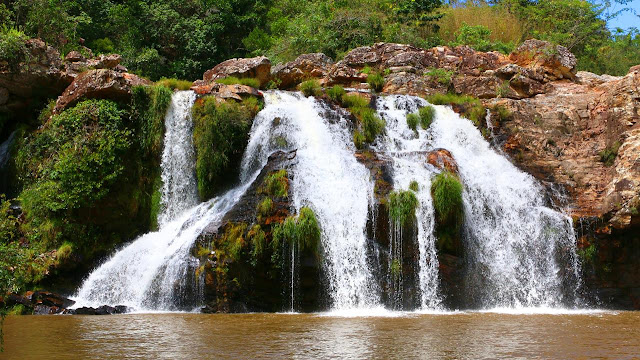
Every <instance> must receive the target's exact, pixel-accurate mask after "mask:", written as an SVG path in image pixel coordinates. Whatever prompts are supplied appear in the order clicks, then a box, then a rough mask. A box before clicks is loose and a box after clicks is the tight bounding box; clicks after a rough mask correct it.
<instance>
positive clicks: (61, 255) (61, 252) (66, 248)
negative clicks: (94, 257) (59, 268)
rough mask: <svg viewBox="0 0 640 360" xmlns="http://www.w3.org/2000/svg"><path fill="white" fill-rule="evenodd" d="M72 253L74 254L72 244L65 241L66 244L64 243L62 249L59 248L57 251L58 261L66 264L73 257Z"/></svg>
mask: <svg viewBox="0 0 640 360" xmlns="http://www.w3.org/2000/svg"><path fill="white" fill-rule="evenodd" d="M72 252H73V244H71V243H70V242H68V241H65V242H64V243H62V245H60V247H59V248H58V251H56V260H57V261H58V262H64V261H65V260H67V259H68V258H69V257H70V256H71V253H72Z"/></svg>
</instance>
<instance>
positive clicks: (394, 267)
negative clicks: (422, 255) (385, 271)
mask: <svg viewBox="0 0 640 360" xmlns="http://www.w3.org/2000/svg"><path fill="white" fill-rule="evenodd" d="M389 269H390V271H391V275H393V276H396V277H397V276H400V274H401V273H402V265H401V264H400V260H399V259H393V260H391V264H390V266H389Z"/></svg>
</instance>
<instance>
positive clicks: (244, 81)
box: [216, 76, 260, 89]
mask: <svg viewBox="0 0 640 360" xmlns="http://www.w3.org/2000/svg"><path fill="white" fill-rule="evenodd" d="M216 82H217V83H220V84H224V85H236V84H240V85H246V86H251V87H252V88H256V89H259V88H260V80H258V79H256V78H237V77H235V76H229V77H226V78H222V79H216Z"/></svg>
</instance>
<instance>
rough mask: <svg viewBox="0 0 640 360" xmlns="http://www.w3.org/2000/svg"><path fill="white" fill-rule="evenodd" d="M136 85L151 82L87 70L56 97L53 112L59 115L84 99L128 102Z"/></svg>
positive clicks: (98, 70) (130, 75)
mask: <svg viewBox="0 0 640 360" xmlns="http://www.w3.org/2000/svg"><path fill="white" fill-rule="evenodd" d="M137 85H151V81H149V80H146V79H143V78H141V77H139V76H137V75H134V74H129V73H120V72H117V71H114V70H109V69H97V70H89V71H87V72H85V73H82V74H81V75H79V76H78V77H77V78H76V79H75V80H74V81H73V83H72V84H71V85H69V87H67V89H66V90H65V91H64V92H63V93H62V95H61V96H60V97H58V100H57V101H56V106H55V108H54V110H53V112H54V114H59V113H61V112H62V111H63V110H64V109H66V108H67V107H70V106H73V105H75V104H76V103H78V102H79V101H81V100H84V99H111V100H115V101H122V102H128V101H129V99H130V97H131V88H132V87H134V86H137Z"/></svg>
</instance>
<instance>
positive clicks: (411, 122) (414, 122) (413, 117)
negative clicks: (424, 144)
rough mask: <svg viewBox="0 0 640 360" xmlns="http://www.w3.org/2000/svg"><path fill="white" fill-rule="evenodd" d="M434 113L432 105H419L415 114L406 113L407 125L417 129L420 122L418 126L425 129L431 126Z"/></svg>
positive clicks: (414, 129)
mask: <svg viewBox="0 0 640 360" xmlns="http://www.w3.org/2000/svg"><path fill="white" fill-rule="evenodd" d="M435 114H436V109H435V108H434V107H433V106H431V105H427V106H424V107H421V108H420V109H419V110H418V113H417V114H414V113H412V114H407V126H409V128H410V129H411V130H413V131H417V130H418V124H420V126H421V127H422V128H423V129H425V130H426V129H428V128H429V126H431V123H432V122H433V118H434V117H435Z"/></svg>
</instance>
